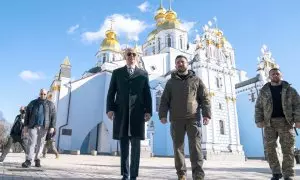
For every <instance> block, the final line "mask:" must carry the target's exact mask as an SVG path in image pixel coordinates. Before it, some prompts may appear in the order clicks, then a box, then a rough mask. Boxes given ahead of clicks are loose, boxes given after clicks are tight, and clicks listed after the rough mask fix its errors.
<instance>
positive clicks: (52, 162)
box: [1, 153, 300, 180]
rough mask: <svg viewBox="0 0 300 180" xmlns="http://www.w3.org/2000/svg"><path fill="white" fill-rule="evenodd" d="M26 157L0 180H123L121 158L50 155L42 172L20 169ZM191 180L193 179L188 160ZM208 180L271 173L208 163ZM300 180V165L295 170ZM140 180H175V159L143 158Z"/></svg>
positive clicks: (254, 163)
mask: <svg viewBox="0 0 300 180" xmlns="http://www.w3.org/2000/svg"><path fill="white" fill-rule="evenodd" d="M23 161H24V154H15V153H10V154H8V156H7V158H6V159H5V162H4V163H1V173H2V174H1V179H3V180H6V179H10V180H15V179H112V180H113V179H121V176H120V175H119V174H120V173H119V172H120V170H119V169H120V168H119V161H120V159H119V157H115V156H91V155H61V156H60V158H59V159H55V158H54V155H52V154H49V156H48V157H47V158H46V159H42V166H43V167H42V168H36V167H32V168H30V169H23V168H21V163H22V162H23ZM186 162H187V165H188V179H191V169H190V163H189V159H186ZM204 168H205V172H206V178H205V179H206V180H210V179H211V180H235V179H238V180H240V179H241V180H242V179H249V180H250V179H252V180H268V179H269V177H270V171H269V168H268V165H267V163H266V162H265V161H260V160H248V161H246V162H228V161H227V162H225V161H222V162H219V161H206V162H205V165H204ZM296 172H297V175H298V176H297V177H296V179H300V176H299V174H300V165H297V166H296ZM139 179H140V180H166V179H172V180H176V174H175V170H174V165H173V159H172V158H158V157H154V158H142V159H141V164H140V176H139Z"/></svg>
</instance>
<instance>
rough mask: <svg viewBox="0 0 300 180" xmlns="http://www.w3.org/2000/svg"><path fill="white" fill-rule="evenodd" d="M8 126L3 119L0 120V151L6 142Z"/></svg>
mask: <svg viewBox="0 0 300 180" xmlns="http://www.w3.org/2000/svg"><path fill="white" fill-rule="evenodd" d="M8 128H9V127H8V126H7V125H6V123H5V121H1V120H0V149H1V151H2V149H3V147H4V145H5V144H6V142H7V133H8Z"/></svg>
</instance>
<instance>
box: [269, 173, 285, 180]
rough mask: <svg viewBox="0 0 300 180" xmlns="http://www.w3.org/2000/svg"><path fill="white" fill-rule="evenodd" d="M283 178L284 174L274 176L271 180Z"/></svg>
mask: <svg viewBox="0 0 300 180" xmlns="http://www.w3.org/2000/svg"><path fill="white" fill-rule="evenodd" d="M281 178H282V174H273V177H272V178H271V180H279V179H281Z"/></svg>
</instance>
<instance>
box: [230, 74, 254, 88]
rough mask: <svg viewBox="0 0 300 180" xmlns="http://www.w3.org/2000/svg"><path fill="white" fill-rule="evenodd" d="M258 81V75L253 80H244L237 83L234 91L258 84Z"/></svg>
mask: <svg viewBox="0 0 300 180" xmlns="http://www.w3.org/2000/svg"><path fill="white" fill-rule="evenodd" d="M258 81H259V74H258V75H256V76H255V77H254V78H251V79H248V80H246V81H243V82H240V83H237V84H236V85H235V89H238V88H241V87H244V86H247V85H249V84H253V83H256V82H258Z"/></svg>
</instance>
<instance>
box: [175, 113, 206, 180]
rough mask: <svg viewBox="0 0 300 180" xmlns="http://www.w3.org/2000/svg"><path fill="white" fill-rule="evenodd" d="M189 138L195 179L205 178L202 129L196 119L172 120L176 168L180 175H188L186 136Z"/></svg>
mask: <svg viewBox="0 0 300 180" xmlns="http://www.w3.org/2000/svg"><path fill="white" fill-rule="evenodd" d="M186 133H187V136H188V140H189V150H190V161H191V166H192V174H193V179H204V176H205V173H204V171H203V168H202V166H203V157H202V149H201V137H202V136H201V129H200V127H199V123H198V122H197V120H196V119H182V120H176V121H171V137H172V139H173V148H174V158H175V168H176V171H177V175H178V176H182V175H186V171H187V168H186V164H185V154H184V137H185V134H186Z"/></svg>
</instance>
